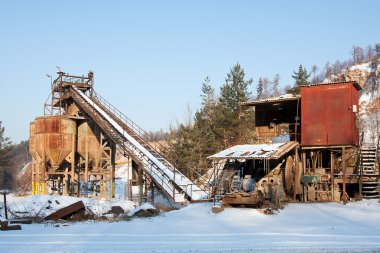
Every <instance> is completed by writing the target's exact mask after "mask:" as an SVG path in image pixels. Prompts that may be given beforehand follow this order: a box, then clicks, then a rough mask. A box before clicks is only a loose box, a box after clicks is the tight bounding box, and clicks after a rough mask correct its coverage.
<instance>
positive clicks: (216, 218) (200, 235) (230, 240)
mask: <svg viewBox="0 0 380 253" xmlns="http://www.w3.org/2000/svg"><path fill="white" fill-rule="evenodd" d="M211 207H212V203H199V204H191V205H188V206H186V207H184V208H182V209H180V210H176V211H171V212H168V213H162V214H161V215H160V216H157V217H154V218H141V219H133V220H132V221H125V222H124V221H123V222H96V223H94V222H85V223H70V224H69V225H68V226H60V227H54V226H52V225H43V224H42V225H41V224H39V225H37V224H33V225H22V228H23V230H21V231H7V232H1V231H0V252H2V253H5V252H39V253H40V252H380V204H379V203H378V202H377V200H371V201H368V200H365V201H360V202H355V203H348V204H347V205H342V204H337V203H317V204H288V205H287V206H286V207H285V209H284V210H281V211H280V213H278V214H276V215H264V214H262V213H260V212H259V211H258V210H255V209H226V210H224V211H223V212H221V213H218V214H214V213H212V212H211Z"/></svg>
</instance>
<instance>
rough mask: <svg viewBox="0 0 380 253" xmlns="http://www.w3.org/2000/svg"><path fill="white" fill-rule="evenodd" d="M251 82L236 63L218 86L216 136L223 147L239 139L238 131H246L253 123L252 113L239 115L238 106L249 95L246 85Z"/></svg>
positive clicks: (246, 99)
mask: <svg viewBox="0 0 380 253" xmlns="http://www.w3.org/2000/svg"><path fill="white" fill-rule="evenodd" d="M252 82H253V80H252V78H250V79H248V80H246V79H245V73H244V69H243V68H242V67H241V66H240V64H239V63H237V64H236V65H235V66H233V67H232V68H231V69H230V72H229V73H228V74H227V77H226V79H225V83H224V85H223V86H222V87H221V88H220V97H219V106H218V108H219V109H218V110H219V112H218V113H217V115H218V119H217V126H218V130H217V131H216V133H217V136H216V137H217V139H218V140H219V141H221V140H222V141H223V144H224V146H225V147H226V146H229V145H232V144H236V143H238V142H239V141H241V139H240V137H241V135H240V133H243V132H244V133H246V130H248V129H249V128H250V127H252V125H253V122H252V121H251V120H253V116H252V115H246V116H244V117H240V116H241V115H240V106H239V103H241V102H246V101H248V99H249V97H250V95H251V92H250V91H249V90H248V87H249V86H250V85H251V84H252ZM243 129H244V130H243ZM221 144H222V143H221Z"/></svg>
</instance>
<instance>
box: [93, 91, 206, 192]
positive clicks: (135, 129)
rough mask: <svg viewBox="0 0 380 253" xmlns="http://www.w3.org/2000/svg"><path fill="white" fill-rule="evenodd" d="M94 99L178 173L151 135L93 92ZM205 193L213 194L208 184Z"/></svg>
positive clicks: (169, 167)
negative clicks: (152, 140) (153, 141)
mask: <svg viewBox="0 0 380 253" xmlns="http://www.w3.org/2000/svg"><path fill="white" fill-rule="evenodd" d="M91 98H92V99H94V100H96V101H97V102H98V103H99V104H100V105H102V106H103V107H104V108H105V109H106V110H108V111H109V112H110V113H112V114H113V115H114V116H115V117H117V118H118V119H119V120H121V121H122V122H123V123H124V124H125V125H126V126H127V127H128V128H130V129H131V130H132V132H133V133H135V134H137V135H138V136H139V137H140V138H141V139H142V140H143V141H144V143H145V144H146V145H148V146H149V147H150V148H151V149H153V150H154V151H155V152H156V153H157V154H158V155H159V156H160V157H162V158H163V159H164V160H165V161H166V162H168V163H169V164H170V166H168V169H170V170H171V171H172V172H173V173H175V172H176V170H177V169H176V168H175V167H174V166H173V165H172V162H170V161H173V160H174V159H173V158H170V157H168V156H167V154H163V153H162V150H165V147H164V146H163V145H162V144H160V143H158V142H155V143H153V144H152V143H151V142H150V141H149V140H150V139H151V135H150V134H149V133H148V132H146V131H145V130H143V129H142V128H141V127H140V126H139V125H137V124H136V123H135V122H134V121H132V120H131V119H130V118H128V117H127V116H126V115H125V114H124V113H122V112H121V111H120V110H119V109H117V108H116V107H115V106H113V105H112V104H111V103H110V102H108V101H107V100H106V99H105V98H104V97H102V96H101V95H100V94H99V93H97V92H95V91H94V90H92V97H91ZM186 168H187V169H189V170H190V171H192V172H194V173H196V174H197V176H198V177H201V175H200V174H199V173H198V172H197V171H196V170H195V169H193V168H191V167H190V166H189V165H187V164H186ZM203 186H204V187H202V188H203V190H204V191H208V192H211V187H210V186H207V185H206V184H204V185H203Z"/></svg>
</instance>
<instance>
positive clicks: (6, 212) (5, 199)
mask: <svg viewBox="0 0 380 253" xmlns="http://www.w3.org/2000/svg"><path fill="white" fill-rule="evenodd" d="M2 193H3V195H4V213H5V219H7V220H8V209H7V193H6V191H3V192H2Z"/></svg>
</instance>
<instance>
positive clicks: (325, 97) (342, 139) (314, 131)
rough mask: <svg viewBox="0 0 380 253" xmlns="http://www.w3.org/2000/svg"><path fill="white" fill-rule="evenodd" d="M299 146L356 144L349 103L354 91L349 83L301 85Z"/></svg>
mask: <svg viewBox="0 0 380 253" xmlns="http://www.w3.org/2000/svg"><path fill="white" fill-rule="evenodd" d="M301 97H302V99H301V111H302V115H301V125H302V127H301V131H302V136H301V145H303V146H336V145H355V144H357V143H358V130H357V129H356V125H355V114H354V113H353V111H352V107H353V105H356V106H358V91H357V89H356V88H355V87H354V85H353V84H352V83H344V84H337V85H329V86H328V85H324V86H311V87H301Z"/></svg>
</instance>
